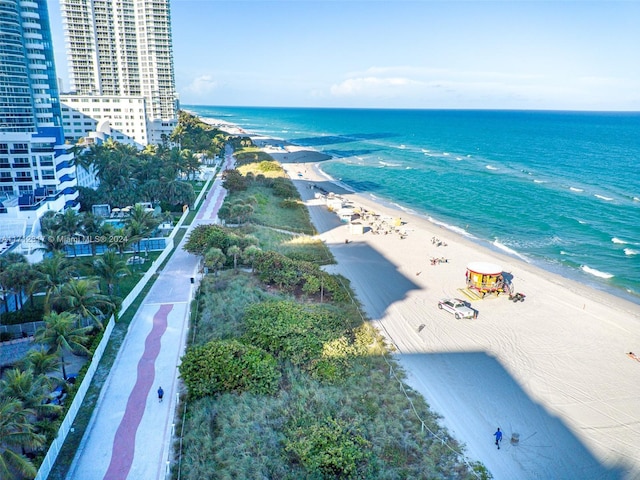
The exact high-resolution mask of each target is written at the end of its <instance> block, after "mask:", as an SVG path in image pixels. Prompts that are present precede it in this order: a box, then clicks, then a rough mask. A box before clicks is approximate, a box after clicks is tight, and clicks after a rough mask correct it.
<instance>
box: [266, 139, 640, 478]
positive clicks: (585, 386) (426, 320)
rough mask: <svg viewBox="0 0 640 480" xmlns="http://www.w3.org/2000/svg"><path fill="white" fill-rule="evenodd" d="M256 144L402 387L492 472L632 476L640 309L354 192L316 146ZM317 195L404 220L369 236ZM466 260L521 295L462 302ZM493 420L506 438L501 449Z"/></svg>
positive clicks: (638, 427)
mask: <svg viewBox="0 0 640 480" xmlns="http://www.w3.org/2000/svg"><path fill="white" fill-rule="evenodd" d="M278 142H279V143H278ZM257 143H258V144H261V145H262V146H263V147H264V149H265V151H267V152H268V153H269V154H270V155H272V156H273V157H274V158H275V159H276V160H278V161H280V162H281V163H282V164H283V166H284V167H285V169H286V170H287V172H288V174H289V176H290V177H291V179H292V180H293V181H294V183H295V184H296V186H297V187H298V189H299V191H300V193H301V195H302V198H303V200H304V201H305V204H306V205H307V207H308V208H309V211H310V214H311V217H312V220H313V222H314V224H315V225H316V227H317V229H318V231H319V233H320V235H321V238H322V239H323V240H324V241H325V242H326V243H327V244H328V245H329V246H330V248H331V250H332V252H333V254H334V255H335V257H336V260H337V261H338V264H337V265H334V266H331V267H330V269H329V270H330V271H332V272H335V273H340V274H342V275H344V276H345V277H347V278H349V280H350V281H351V284H352V286H353V288H354V290H355V291H356V294H357V296H358V298H359V300H360V301H361V302H362V304H363V306H364V309H365V311H366V313H367V315H368V316H369V318H370V319H371V320H372V322H374V324H375V325H376V326H377V327H378V328H379V329H380V331H381V332H382V334H383V335H384V336H385V337H386V338H387V339H388V341H389V343H390V344H391V345H393V347H394V348H395V351H396V356H397V359H398V360H399V362H400V363H401V365H402V366H403V367H404V368H405V370H406V373H407V383H408V384H409V385H410V386H411V387H413V388H414V389H415V390H417V391H419V392H420V393H421V394H422V395H424V397H425V399H426V400H427V402H428V403H429V404H430V406H431V408H432V409H433V410H434V411H435V412H437V413H438V414H439V415H441V416H442V423H443V424H444V425H445V426H446V427H447V428H448V429H449V430H450V432H451V433H452V435H453V436H454V437H456V438H457V439H458V440H459V441H461V442H462V443H463V444H465V445H466V455H467V457H469V458H470V459H471V460H478V461H480V462H482V463H483V464H484V465H486V467H487V468H488V469H489V470H490V471H491V473H492V474H493V476H494V478H496V479H506V478H510V479H551V478H553V479H574V478H580V479H638V478H640V361H638V360H636V359H634V358H632V357H631V356H630V355H628V352H638V353H640V305H637V304H633V303H630V302H628V301H625V300H623V299H620V298H617V297H615V296H612V295H609V294H606V293H604V292H601V291H597V290H594V289H591V288H589V287H587V286H584V285H582V284H579V283H576V282H573V281H571V280H567V279H565V278H562V277H560V276H557V275H554V274H551V273H548V272H546V271H543V270H541V269H538V268H536V267H534V266H532V265H530V264H528V263H526V262H524V261H521V260H519V259H516V258H511V257H509V256H507V255H503V254H501V253H499V252H494V251H492V250H489V249H485V248H483V247H481V246H479V245H478V244H476V243H474V242H472V241H471V240H469V239H467V238H465V237H463V236H460V235H457V234H455V233H453V232H452V231H450V230H447V229H444V228H441V227H439V226H438V225H436V224H434V223H432V222H429V221H428V220H427V219H425V218H422V217H420V216H414V215H409V214H407V213H406V212H404V211H401V210H399V209H394V208H392V207H389V206H385V205H383V204H381V203H378V202H374V201H373V200H372V199H371V198H368V197H367V196H365V195H357V194H353V193H350V192H349V191H347V190H345V189H342V188H340V187H339V186H338V185H335V184H333V183H331V182H329V181H328V180H327V178H326V177H324V176H322V174H321V173H320V172H319V171H318V168H317V165H318V162H321V161H322V160H325V159H326V158H327V157H326V155H323V154H321V153H319V152H315V151H312V150H308V149H304V148H301V147H297V146H293V145H287V144H284V145H283V144H282V142H281V141H276V140H274V141H269V140H267V139H257ZM312 186H315V188H312ZM318 187H319V188H318ZM320 189H322V190H325V191H332V192H334V193H337V194H341V196H342V197H343V200H344V201H345V202H348V203H349V204H350V205H352V206H354V207H357V208H362V209H366V210H369V211H373V212H375V213H377V214H379V215H380V218H383V217H386V218H387V220H388V222H389V224H393V223H394V222H397V221H396V220H395V219H397V218H401V219H402V222H401V223H402V225H401V226H400V227H399V229H398V230H399V232H400V233H398V232H397V231H395V232H392V233H389V234H374V233H373V231H372V230H370V226H367V225H366V224H365V225H364V226H365V227H366V230H365V232H364V233H363V234H361V233H354V231H353V230H352V229H351V228H350V226H349V225H348V224H347V223H345V222H342V221H340V219H339V218H338V216H337V215H336V214H335V213H333V212H330V211H329V210H328V208H327V206H326V201H325V200H324V199H322V198H316V193H318V192H320V191H321V190H320ZM434 239H437V241H439V242H440V243H441V244H440V246H437V244H438V242H437V241H436V242H435V243H434ZM347 241H348V243H346V242H347ZM445 244H446V245H445ZM432 258H436V259H442V260H446V262H445V261H443V262H442V263H440V262H436V263H435V264H432V262H431V259H432ZM470 262H490V263H493V264H497V265H499V266H501V267H502V270H503V271H504V272H507V273H508V274H510V275H512V276H513V284H514V287H515V290H516V291H518V292H522V293H524V294H525V295H526V298H525V301H524V302H517V303H514V302H512V301H509V299H508V298H507V296H506V295H504V294H503V295H501V296H498V297H496V296H491V297H489V298H485V299H483V300H474V301H472V300H471V299H470V298H467V297H465V296H464V294H463V292H461V291H460V289H462V288H464V287H465V272H466V267H467V265H468V264H469V263H470ZM445 297H459V298H463V299H465V300H467V301H469V303H470V304H471V306H472V308H473V309H475V310H477V312H478V317H477V318H476V319H460V320H458V319H455V318H454V317H453V315H451V314H450V313H447V312H445V311H443V310H439V309H438V308H437V304H438V301H439V300H440V299H442V298H445ZM496 427H500V428H501V429H502V431H503V432H504V440H503V442H502V448H501V449H500V450H498V449H496V446H495V445H494V443H493V433H494V432H495V430H496Z"/></svg>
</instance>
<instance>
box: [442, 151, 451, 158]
mask: <svg viewBox="0 0 640 480" xmlns="http://www.w3.org/2000/svg"><path fill="white" fill-rule="evenodd" d="M442 155H444V156H445V157H448V156H449V155H451V154H450V153H449V152H442Z"/></svg>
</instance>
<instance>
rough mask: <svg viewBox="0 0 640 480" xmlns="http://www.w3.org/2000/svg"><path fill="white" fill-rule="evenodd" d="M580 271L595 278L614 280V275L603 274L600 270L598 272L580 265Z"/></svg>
mask: <svg viewBox="0 0 640 480" xmlns="http://www.w3.org/2000/svg"><path fill="white" fill-rule="evenodd" d="M580 269H581V270H582V271H583V272H586V273H588V274H590V275H593V276H594V277H599V278H612V277H613V275H612V274H610V273H606V272H601V271H600V270H596V269H595V268H591V267H589V266H587V265H580Z"/></svg>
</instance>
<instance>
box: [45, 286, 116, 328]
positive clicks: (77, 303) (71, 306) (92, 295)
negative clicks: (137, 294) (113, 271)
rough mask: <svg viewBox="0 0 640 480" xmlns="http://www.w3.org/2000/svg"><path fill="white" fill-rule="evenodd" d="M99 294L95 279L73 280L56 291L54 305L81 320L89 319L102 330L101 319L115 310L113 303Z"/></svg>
mask: <svg viewBox="0 0 640 480" xmlns="http://www.w3.org/2000/svg"><path fill="white" fill-rule="evenodd" d="M98 292H99V282H98V280H97V279H96V278H79V279H78V278H73V279H71V280H69V281H68V282H67V283H65V284H64V285H62V287H61V288H60V289H59V290H58V291H57V293H56V296H55V300H54V304H55V305H56V306H58V307H59V308H62V309H63V310H65V311H66V312H68V313H71V314H76V315H78V316H79V317H80V318H81V319H86V318H90V319H91V320H92V321H93V323H94V324H95V325H96V326H97V327H98V328H99V329H100V330H102V329H103V328H104V327H103V325H102V322H101V320H100V318H101V317H103V316H105V315H106V314H108V313H112V312H113V311H114V310H115V305H114V303H113V302H112V301H111V300H110V299H109V297H107V296H106V295H101V294H100V293H98Z"/></svg>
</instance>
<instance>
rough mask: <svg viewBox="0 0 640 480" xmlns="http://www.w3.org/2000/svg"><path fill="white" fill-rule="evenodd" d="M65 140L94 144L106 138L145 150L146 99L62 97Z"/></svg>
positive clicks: (146, 140) (146, 135) (63, 95)
mask: <svg viewBox="0 0 640 480" xmlns="http://www.w3.org/2000/svg"><path fill="white" fill-rule="evenodd" d="M60 103H61V110H62V127H63V128H64V135H65V139H66V140H67V141H69V142H72V143H78V142H83V143H85V144H89V145H90V144H91V143H93V142H96V141H98V142H99V141H100V140H102V141H104V140H106V139H107V138H112V139H113V140H115V141H117V142H120V143H124V144H127V145H132V146H134V147H136V148H139V149H141V148H144V146H145V145H147V143H148V142H149V135H148V132H147V113H146V108H145V107H146V102H145V99H144V97H127V96H122V97H117V96H94V95H67V94H62V95H60Z"/></svg>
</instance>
